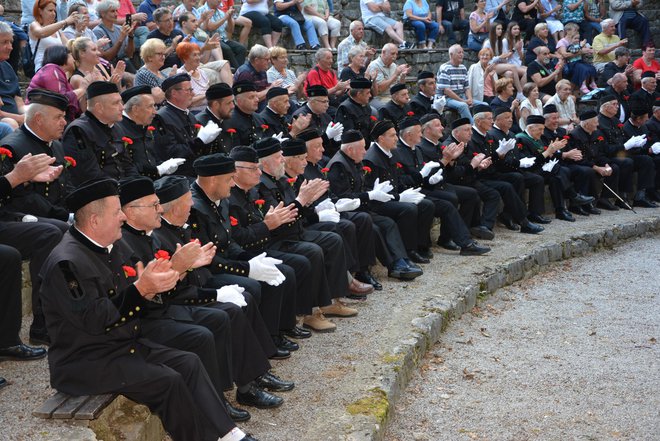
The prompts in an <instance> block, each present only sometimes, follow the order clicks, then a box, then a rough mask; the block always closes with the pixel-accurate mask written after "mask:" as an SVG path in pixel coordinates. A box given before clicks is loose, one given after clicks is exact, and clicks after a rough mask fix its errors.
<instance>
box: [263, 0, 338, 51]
mask: <svg viewBox="0 0 660 441" xmlns="http://www.w3.org/2000/svg"><path fill="white" fill-rule="evenodd" d="M303 1H304V0H277V1H275V2H273V10H274V12H275V17H277V18H279V19H280V20H281V21H282V25H283V26H286V27H288V28H289V30H290V31H291V37H292V38H293V44H295V45H296V49H299V50H300V49H307V45H306V44H305V39H304V38H303V35H302V32H301V28H303V29H305V33H306V34H307V39H308V40H309V46H310V47H311V48H312V49H314V50H315V49H318V48H320V47H321V45H320V44H319V37H318V35H317V33H316V29H315V28H314V23H313V22H312V20H310V19H309V18H308V17H305V16H304V15H303ZM325 35H326V41H327V30H326V34H325ZM273 47H274V46H273Z"/></svg>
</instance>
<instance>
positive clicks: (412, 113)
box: [406, 112, 415, 116]
mask: <svg viewBox="0 0 660 441" xmlns="http://www.w3.org/2000/svg"><path fill="white" fill-rule="evenodd" d="M406 115H408V116H414V115H415V112H408V113H406Z"/></svg>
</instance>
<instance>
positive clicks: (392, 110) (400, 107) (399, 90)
mask: <svg viewBox="0 0 660 441" xmlns="http://www.w3.org/2000/svg"><path fill="white" fill-rule="evenodd" d="M390 96H391V97H392V99H391V100H389V101H388V102H387V103H385V105H384V106H383V107H381V108H380V109H378V119H379V120H381V121H390V122H391V123H392V124H394V128H396V129H397V130H398V127H399V122H401V121H402V120H403V119H404V118H406V117H407V116H412V115H410V113H413V112H412V111H411V110H410V105H409V103H410V93H409V92H408V88H406V85H405V84H401V83H397V84H395V85H393V86H392V87H390Z"/></svg>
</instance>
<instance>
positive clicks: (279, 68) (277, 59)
mask: <svg viewBox="0 0 660 441" xmlns="http://www.w3.org/2000/svg"><path fill="white" fill-rule="evenodd" d="M270 62H271V64H272V66H271V67H270V68H269V69H268V70H267V71H266V78H267V79H268V82H269V83H274V82H275V81H277V80H282V83H280V87H285V88H286V89H287V90H288V91H289V95H290V96H292V98H294V99H295V98H302V97H303V96H304V90H303V83H304V81H305V78H306V77H307V73H306V72H303V73H301V74H300V75H298V76H296V73H295V72H294V71H293V70H291V69H288V68H287V66H288V65H289V56H288V54H287V51H286V49H284V48H283V47H280V46H274V47H271V48H270ZM294 110H295V109H294Z"/></svg>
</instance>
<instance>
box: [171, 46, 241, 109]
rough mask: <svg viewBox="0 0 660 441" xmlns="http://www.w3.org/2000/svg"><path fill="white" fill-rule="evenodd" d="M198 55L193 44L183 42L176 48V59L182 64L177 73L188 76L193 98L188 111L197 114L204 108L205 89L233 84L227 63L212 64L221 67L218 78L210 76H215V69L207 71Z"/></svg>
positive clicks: (197, 47) (197, 50)
mask: <svg viewBox="0 0 660 441" xmlns="http://www.w3.org/2000/svg"><path fill="white" fill-rule="evenodd" d="M200 53H201V49H200V48H199V46H198V45H196V44H195V43H187V42H185V41H184V42H183V43H179V44H178V45H177V47H176V54H177V57H179V59H180V60H181V62H182V63H183V66H181V67H180V68H179V70H178V72H179V73H187V74H188V75H190V80H191V84H192V88H193V95H194V96H193V101H192V104H191V105H190V107H189V109H190V110H192V111H193V112H198V111H200V110H203V109H204V107H206V97H205V94H206V89H208V88H209V86H210V85H211V84H215V83H217V82H222V83H227V84H229V85H231V84H232V83H233V82H234V79H233V78H232V75H231V70H230V69H229V63H228V62H226V61H221V62H213V63H212V64H214V65H216V66H219V65H220V64H222V65H223V66H222V68H221V70H220V75H219V76H217V75H211V74H215V73H216V72H217V71H216V70H215V69H209V67H208V66H209V64H205V65H202V64H201V63H200Z"/></svg>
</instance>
